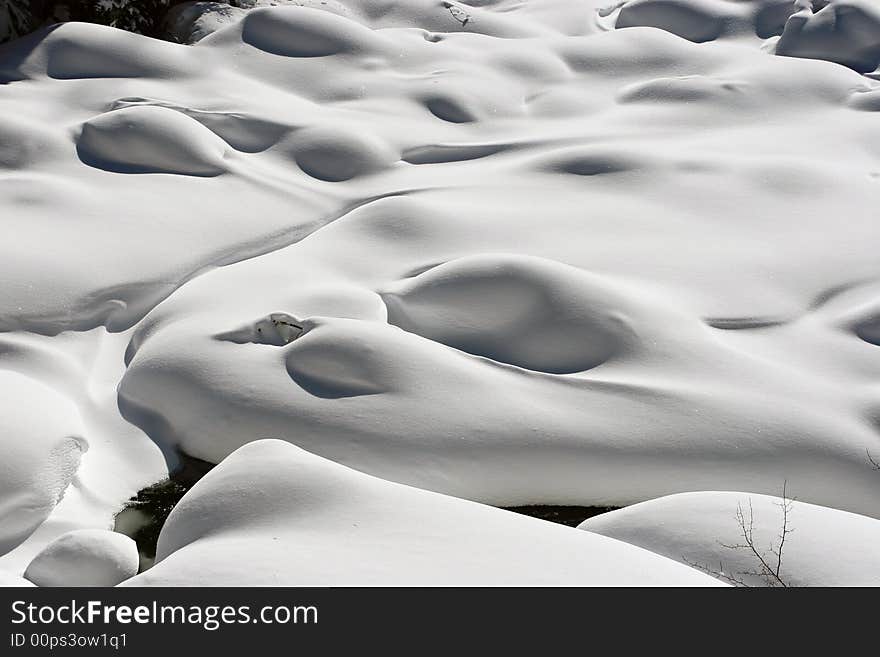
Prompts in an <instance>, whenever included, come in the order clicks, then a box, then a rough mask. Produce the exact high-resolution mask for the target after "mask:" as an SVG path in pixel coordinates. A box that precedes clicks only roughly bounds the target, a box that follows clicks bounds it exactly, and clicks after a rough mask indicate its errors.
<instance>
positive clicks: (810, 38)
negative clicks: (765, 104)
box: [776, 0, 880, 73]
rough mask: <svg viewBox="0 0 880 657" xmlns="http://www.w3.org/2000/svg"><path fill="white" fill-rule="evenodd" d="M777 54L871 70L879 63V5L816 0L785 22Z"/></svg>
mask: <svg viewBox="0 0 880 657" xmlns="http://www.w3.org/2000/svg"><path fill="white" fill-rule="evenodd" d="M776 54H777V55H785V56H788V57H807V58H809V59H824V60H827V61H829V62H836V63H838V64H843V65H844V66H848V67H849V68H852V69H855V70H856V71H859V72H860V73H871V72H873V71H874V70H876V69H877V68H878V66H880V7H878V5H877V3H876V2H873V1H872V0H829V1H828V2H813V7H804V9H802V10H801V11H800V12H798V13H797V14H795V15H794V16H792V17H791V18H790V19H789V21H788V22H787V23H786V25H785V31H784V32H783V33H782V36H781V37H780V39H779V42H778V43H777V44H776Z"/></svg>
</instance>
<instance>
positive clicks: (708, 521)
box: [579, 492, 880, 586]
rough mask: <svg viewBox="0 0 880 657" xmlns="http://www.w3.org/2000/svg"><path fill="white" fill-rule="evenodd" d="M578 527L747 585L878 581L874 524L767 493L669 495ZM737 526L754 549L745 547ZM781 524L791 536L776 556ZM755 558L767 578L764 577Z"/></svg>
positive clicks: (879, 533)
mask: <svg viewBox="0 0 880 657" xmlns="http://www.w3.org/2000/svg"><path fill="white" fill-rule="evenodd" d="M784 504H788V510H787V520H786V517H785V515H784V512H785V510H784V509H783V505H784ZM738 508H739V509H740V511H741V513H742V516H741V518H742V520H740V519H739V518H738V517H737V509H738ZM579 528H580V529H584V530H587V531H590V532H594V533H597V534H601V535H603V536H609V537H611V538H616V539H618V540H621V541H626V542H627V543H631V544H633V545H638V546H639V547H642V548H645V549H646V550H651V551H652V552H656V553H657V554H661V555H663V556H666V557H669V558H670V559H675V560H676V561H680V562H682V563H687V564H691V565H697V566H702V567H703V568H705V569H707V570H708V571H711V572H712V573H714V574H715V575H716V576H717V577H719V578H721V579H725V580H726V581H731V578H732V579H733V580H736V581H739V582H740V583H742V584H743V585H746V586H767V585H770V586H781V585H783V584H784V585H786V586H877V585H878V584H880V553H878V551H877V545H878V544H880V521H878V520H876V519H874V518H868V517H865V516H860V515H856V514H854V513H847V512H846V511H839V510H837V509H829V508H827V507H821V506H816V505H813V504H807V503H804V502H798V501H792V500H783V499H782V498H778V497H773V496H768V495H754V494H750V493H736V492H698V493H682V494H680V495H670V496H668V497H663V498H660V499H656V500H650V501H648V502H642V503H641V504H636V505H634V506H631V507H627V508H625V509H620V510H618V511H612V512H610V513H604V514H601V515H599V516H595V517H593V518H590V519H588V520H586V521H585V522H584V523H582V524H581V525H580V527H579ZM744 528H745V530H746V532H747V536H748V537H750V540H751V542H752V545H754V547H755V551H754V552H753V551H752V550H751V549H749V548H748V547H747V546H748V540H747V539H746V536H744V535H743V530H744ZM783 528H786V529H787V530H790V533H788V534H786V535H785V542H784V543H783V544H782V552H781V554H782V556H781V559H780V558H779V557H778V556H777V555H778V554H779V546H780V543H781V538H782V532H783ZM736 546H740V547H736ZM761 559H763V560H764V563H766V565H767V566H769V568H770V570H771V571H772V572H773V573H774V575H773V576H769V577H767V576H765V575H764V573H765V567H764V566H763V565H762V562H761ZM777 567H778V568H779V570H778V577H777V576H775V575H776V570H777Z"/></svg>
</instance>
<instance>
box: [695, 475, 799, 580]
mask: <svg viewBox="0 0 880 657" xmlns="http://www.w3.org/2000/svg"><path fill="white" fill-rule="evenodd" d="M787 488H788V482H787V481H785V482H783V484H782V501H781V502H777V503H776V505H777V506H778V507H779V508H781V509H782V527H781V529H780V531H779V536H778V544H777V543H775V542H771V543H770V548H769V553H766V552H763V551H762V550H760V549H759V548H758V547H757V546H756V545H755V513H754V509H753V507H752V498H749V507H748V514H746V511H745V509H744V508H743V505H742V503H739V502H738V503H737V505H736V516H735V517H736V522H737V524H738V525H739V529H740V536H741V537H742V541H743V542H742V543H733V544H728V543H721V542H720V541H719V543H718V544H719V545H720V546H721V547H724V548H726V549H729V550H746V551H748V552H749V553H750V554H751V555H752V556H753V557H754V558H755V559H756V560H757V568H756V569H752V570H744V571H738V572H727V571H725V569H724V562H723V561H719V562H718V569H717V570H716V569H714V568H711V567H708V566H706V565H704V564H700V563H696V562H692V561H690V560H688V559H687V558H684V562H685V563H687V564H688V565H689V566H691V567H692V568H696V569H698V570H701V571H703V572H704V573H706V574H708V575H712V576H713V577H716V578H718V579H721V580H724V581H726V582H728V583H730V584H733V585H734V586H750V585H749V584H748V583H747V582H746V578H751V577H760V578H761V579H763V580H764V582H765V583H766V585H767V586H770V587H783V588H787V587H788V586H789V584H788V582H786V581H785V580H784V579H783V577H782V554H783V549H784V547H785V540H786V538H787V537H788V535H789V534H791V533H792V532H793V531H794V529H792V528H791V527H790V515H791V509H792V505H793V503H794V498H789V497H788V491H787Z"/></svg>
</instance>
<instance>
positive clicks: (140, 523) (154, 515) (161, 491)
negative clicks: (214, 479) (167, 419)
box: [113, 453, 214, 572]
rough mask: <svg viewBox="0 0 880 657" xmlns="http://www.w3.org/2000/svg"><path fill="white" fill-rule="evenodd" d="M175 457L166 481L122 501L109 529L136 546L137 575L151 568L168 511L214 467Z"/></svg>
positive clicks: (199, 460) (196, 460) (203, 462)
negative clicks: (120, 508)
mask: <svg viewBox="0 0 880 657" xmlns="http://www.w3.org/2000/svg"><path fill="white" fill-rule="evenodd" d="M179 457H180V461H179V462H180V466H179V467H178V468H177V469H176V470H175V471H174V472H172V473H171V475H170V476H169V477H168V479H163V480H162V481H158V482H156V483H155V484H151V485H149V486H147V487H146V488H142V489H141V490H139V491H138V493H137V495H135V496H134V497H132V498H131V499H130V500H129V501H128V502H126V504H125V507H123V509H122V511H120V512H119V513H118V514H116V518H115V521H114V526H113V530H114V531H117V532H119V533H121V534H125V535H126V536H129V537H130V538H132V539H134V541H135V543H137V547H138V553H139V554H140V567H139V569H138V572H143V571H144V570H146V569H147V568H149V567H150V566H152V565H153V562H154V561H155V559H156V544H157V543H158V541H159V532H160V531H161V530H162V526H163V525H164V524H165V520H166V519H167V518H168V515H169V514H170V513H171V510H172V509H173V508H174V507H175V505H176V504H177V503H178V502H179V501H180V498H182V497H183V496H184V494H186V492H187V491H188V490H189V489H190V488H192V487H193V486H194V485H195V483H196V482H197V481H198V480H199V479H201V478H202V477H204V476H205V475H206V474H207V473H208V471H209V470H211V468H213V467H214V464H213V463H209V462H208V461H202V460H201V459H197V458H194V457H192V456H188V455H186V454H183V453H180V455H179Z"/></svg>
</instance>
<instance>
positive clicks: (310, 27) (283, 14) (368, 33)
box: [241, 6, 381, 57]
mask: <svg viewBox="0 0 880 657" xmlns="http://www.w3.org/2000/svg"><path fill="white" fill-rule="evenodd" d="M241 26H242V31H241V38H242V41H244V42H245V43H247V44H249V45H252V46H253V47H255V48H259V49H260V50H263V51H265V52H268V53H272V54H273V55H281V56H284V57H326V56H328V55H336V54H339V53H345V54H359V53H364V52H368V51H370V50H373V49H376V48H377V47H378V44H379V43H381V41H380V39H379V37H378V36H376V34H375V33H374V32H373V31H372V30H370V29H369V28H366V27H364V26H363V25H361V24H360V23H357V22H355V21H351V20H349V19H347V18H344V17H342V16H337V15H336V14H332V13H330V12H327V11H321V10H320V9H311V8H308V7H295V6H293V7H275V8H272V9H268V8H266V9H255V10H253V11H251V12H250V13H248V14H247V16H245V18H244V20H243V21H242V24H241Z"/></svg>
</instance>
